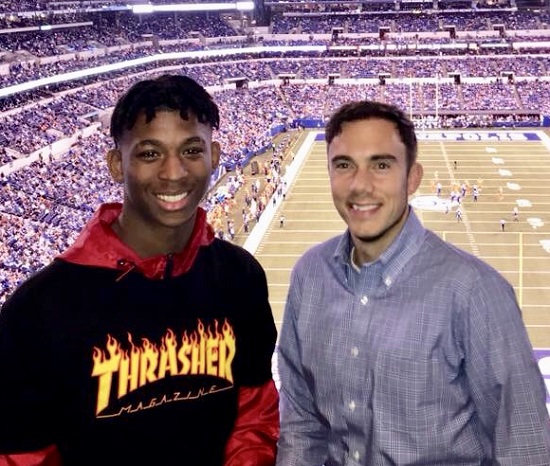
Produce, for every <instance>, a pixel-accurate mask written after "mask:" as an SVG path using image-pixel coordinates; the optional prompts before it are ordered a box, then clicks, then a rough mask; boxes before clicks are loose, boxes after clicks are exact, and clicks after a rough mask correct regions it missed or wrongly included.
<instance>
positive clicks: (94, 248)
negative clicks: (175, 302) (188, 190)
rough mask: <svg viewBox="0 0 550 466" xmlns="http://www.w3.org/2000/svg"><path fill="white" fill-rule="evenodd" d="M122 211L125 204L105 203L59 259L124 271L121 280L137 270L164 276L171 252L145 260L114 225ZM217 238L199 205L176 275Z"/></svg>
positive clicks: (150, 275) (174, 269)
mask: <svg viewBox="0 0 550 466" xmlns="http://www.w3.org/2000/svg"><path fill="white" fill-rule="evenodd" d="M121 212H122V204H119V203H112V204H103V205H101V206H100V207H99V209H98V210H97V212H96V213H95V214H94V216H93V217H92V218H91V220H90V221H89V222H88V223H87V224H86V226H85V227H84V229H83V230H82V232H81V233H80V235H79V236H78V238H77V239H76V241H75V242H74V244H73V245H72V246H71V247H69V249H67V251H65V252H64V253H63V254H61V255H60V256H58V259H61V260H64V261H67V262H72V263H74V264H80V265H88V266H94V267H104V268H108V269H115V270H120V271H121V275H120V276H119V278H118V279H121V278H122V277H123V276H124V275H126V274H127V273H128V272H130V271H131V270H133V269H137V270H138V271H140V272H141V273H142V274H143V275H145V276H146V277H148V278H151V279H162V278H164V272H165V269H166V263H167V260H168V256H167V255H160V256H154V257H149V258H147V259H142V258H141V257H139V256H138V255H137V254H136V253H135V252H134V251H133V250H132V249H130V248H129V247H128V246H126V245H125V244H124V243H123V242H122V241H121V240H120V239H119V237H118V236H117V235H116V233H115V232H114V230H113V229H112V228H111V225H112V224H113V222H114V221H115V220H116V219H117V218H118V216H119V215H120V213H121ZM212 241H214V231H213V230H212V227H211V226H210V225H209V224H208V223H207V222H206V212H205V211H204V210H203V209H201V208H199V209H198V210H197V216H196V219H195V226H194V227H193V232H192V233H191V238H190V239H189V241H188V243H187V245H186V246H185V248H184V249H183V251H181V252H179V253H175V254H172V256H171V257H172V260H173V267H172V273H171V275H172V276H177V275H181V274H183V273H185V272H187V271H188V270H189V268H190V267H191V265H192V264H193V261H194V260H195V257H196V256H197V253H198V251H199V248H200V247H201V246H207V245H209V244H211V243H212Z"/></svg>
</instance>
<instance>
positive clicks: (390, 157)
mask: <svg viewBox="0 0 550 466" xmlns="http://www.w3.org/2000/svg"><path fill="white" fill-rule="evenodd" d="M341 160H353V157H350V156H349V155H346V154H339V155H335V156H334V157H332V158H331V159H330V161H331V163H332V162H339V161H341ZM368 160H369V161H371V162H377V161H380V160H397V157H396V156H395V155H393V154H374V155H371V156H370V157H368Z"/></svg>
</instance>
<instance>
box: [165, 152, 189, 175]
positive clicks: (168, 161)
mask: <svg viewBox="0 0 550 466" xmlns="http://www.w3.org/2000/svg"><path fill="white" fill-rule="evenodd" d="M186 174H187V168H186V167H185V159H184V158H183V157H181V156H180V155H179V154H173V153H169V154H166V156H165V157H164V160H163V161H162V165H161V169H160V171H159V177H160V178H162V179H165V180H179V179H181V178H183V177H184V176H185V175H186Z"/></svg>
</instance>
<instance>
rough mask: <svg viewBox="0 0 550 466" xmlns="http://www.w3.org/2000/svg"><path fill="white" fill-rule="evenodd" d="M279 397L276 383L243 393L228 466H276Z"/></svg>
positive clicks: (227, 456) (227, 454) (227, 449)
mask: <svg viewBox="0 0 550 466" xmlns="http://www.w3.org/2000/svg"><path fill="white" fill-rule="evenodd" d="M278 405H279V394H278V393H277V388H276V387H275V383H274V382H273V380H270V381H268V382H266V383H265V384H264V385H262V386H260V387H241V388H240V389H239V408H238V413H237V420H236V422H235V427H234V429H233V432H232V434H231V437H230V438H229V440H228V442H227V445H226V447H225V461H224V466H272V465H273V464H275V453H276V448H277V438H278V437H279V407H278Z"/></svg>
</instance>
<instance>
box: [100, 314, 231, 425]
mask: <svg viewBox="0 0 550 466" xmlns="http://www.w3.org/2000/svg"><path fill="white" fill-rule="evenodd" d="M211 327H213V328H211ZM128 343H129V345H130V349H129V350H125V349H124V348H123V346H122V345H121V343H120V342H119V341H117V340H116V339H115V338H114V337H112V336H111V335H107V344H106V347H105V349H104V350H102V349H100V348H98V347H94V351H93V363H94V365H93V369H92V376H93V377H98V381H99V383H98V391H97V406H96V414H99V413H100V412H101V411H102V410H104V409H105V408H106V407H107V406H108V405H109V397H110V396H111V388H112V384H113V383H118V387H117V393H116V396H117V398H118V399H120V398H122V397H123V396H125V395H127V394H128V393H130V392H132V391H133V390H136V389H138V388H140V387H143V386H144V385H147V384H150V383H153V382H156V381H158V380H161V379H164V378H166V377H170V376H176V375H212V376H215V377H219V378H222V379H225V380H228V381H229V382H231V383H233V373H232V371H231V363H232V362H233V358H234V357H235V347H236V343H235V333H234V332H233V329H232V327H231V326H230V325H229V323H228V322H227V321H225V322H224V324H223V325H222V327H221V331H218V322H217V321H214V324H213V325H212V326H209V327H207V328H205V326H204V324H203V323H202V322H201V321H200V320H199V321H198V325H197V330H195V331H193V332H191V333H190V334H188V333H187V331H185V332H184V333H183V334H182V335H181V337H180V339H179V340H178V338H177V337H176V334H175V333H174V332H173V331H172V330H170V329H168V330H167V331H166V333H165V335H164V336H163V337H162V339H161V342H160V345H157V344H155V343H153V342H151V341H149V340H148V339H147V338H142V340H141V345H137V344H134V341H133V338H132V335H131V334H130V333H129V334H128Z"/></svg>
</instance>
